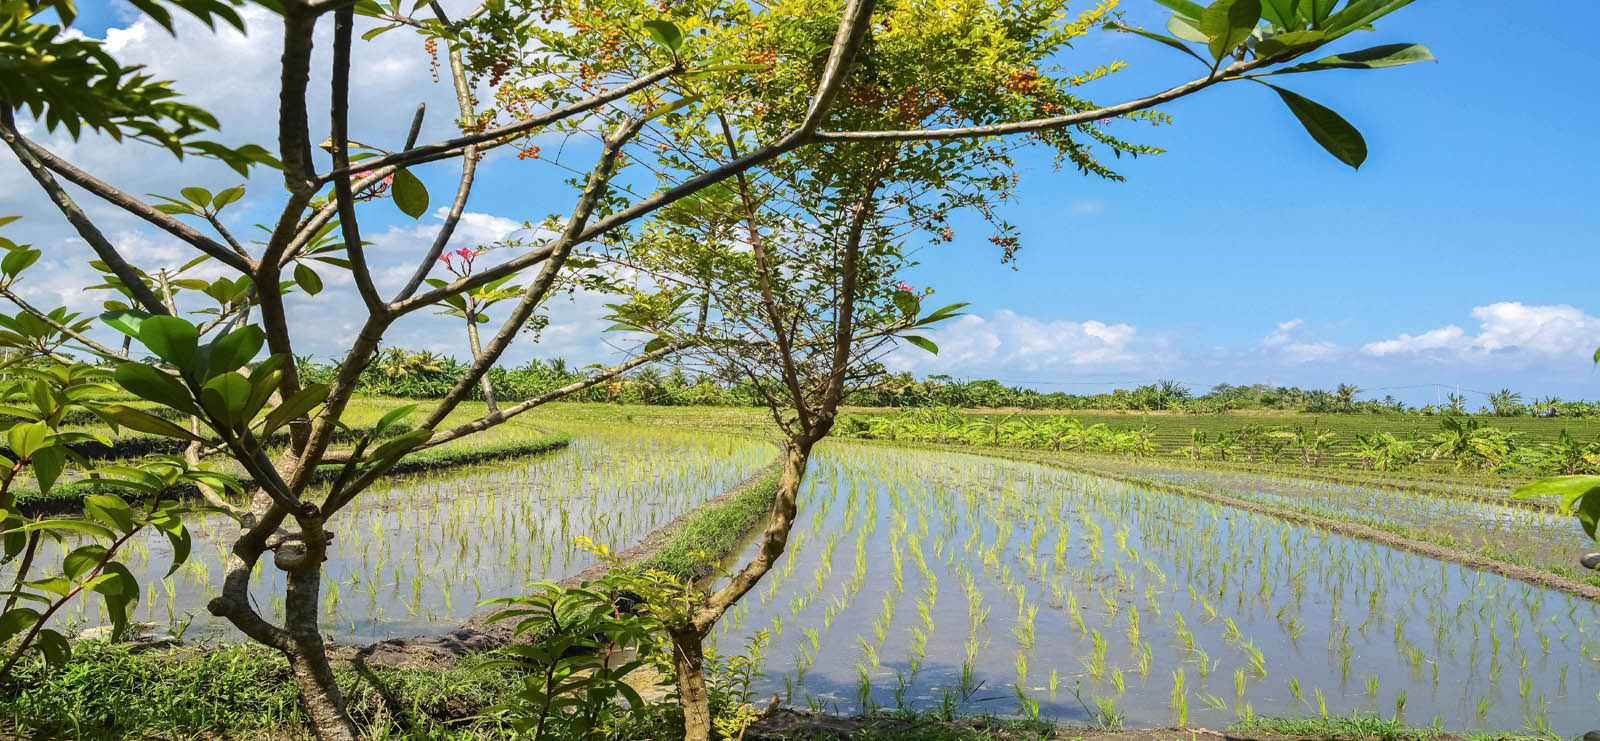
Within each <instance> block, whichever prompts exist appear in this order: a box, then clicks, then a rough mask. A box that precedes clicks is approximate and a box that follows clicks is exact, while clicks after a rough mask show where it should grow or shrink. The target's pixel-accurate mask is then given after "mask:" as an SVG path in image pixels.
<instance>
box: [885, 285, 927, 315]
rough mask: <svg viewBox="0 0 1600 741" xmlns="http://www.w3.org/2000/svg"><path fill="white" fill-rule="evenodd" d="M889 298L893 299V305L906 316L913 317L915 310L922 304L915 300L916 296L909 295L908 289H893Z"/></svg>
mask: <svg viewBox="0 0 1600 741" xmlns="http://www.w3.org/2000/svg"><path fill="white" fill-rule="evenodd" d="M891 298H893V299H894V307H895V308H896V309H899V310H900V313H901V314H904V315H906V317H908V318H910V317H915V316H916V315H917V310H918V309H920V308H921V306H922V305H921V303H920V302H918V301H917V297H916V296H913V295H911V293H910V292H909V291H895V292H894V295H893V296H892V297H891Z"/></svg>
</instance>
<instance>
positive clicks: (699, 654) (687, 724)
mask: <svg viewBox="0 0 1600 741" xmlns="http://www.w3.org/2000/svg"><path fill="white" fill-rule="evenodd" d="M669 634H670V635H671V636H672V658H673V661H674V663H675V664H676V665H677V673H678V702H679V704H680V705H682V706H683V738H684V741H710V739H711V695H710V694H709V693H708V692H707V691H706V672H705V653H704V651H703V650H702V648H701V641H702V640H703V636H702V635H701V633H700V632H699V631H697V630H695V629H694V628H692V627H691V628H685V629H673V630H671V631H669Z"/></svg>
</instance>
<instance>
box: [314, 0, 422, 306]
mask: <svg viewBox="0 0 1600 741" xmlns="http://www.w3.org/2000/svg"><path fill="white" fill-rule="evenodd" d="M354 25H355V11H353V10H351V9H350V8H340V9H339V10H336V11H334V14H333V96H332V100H331V101H330V103H329V111H330V114H331V118H332V119H333V121H332V128H333V138H332V145H333V166H334V167H335V168H344V167H347V166H349V164H350V37H351V33H352V29H353V27H354ZM421 113H422V109H418V111H417V114H418V115H417V123H421V119H422V115H421ZM413 129H415V126H413ZM333 192H334V198H335V199H336V200H337V201H338V204H339V229H340V231H342V232H344V249H345V254H347V255H349V256H350V273H351V275H352V276H353V277H354V278H355V282H356V291H357V292H359V293H360V294H361V301H362V302H363V303H365V304H366V306H367V311H368V312H369V313H372V314H385V313H388V304H386V303H384V300H383V299H381V298H379V297H378V289H377V287H376V286H374V285H373V284H372V269H371V268H370V267H369V266H368V265H367V251H366V249H365V248H363V247H362V245H361V229H360V227H359V225H358V222H357V221H356V203H355V198H354V196H353V195H352V194H351V192H350V178H337V179H335V180H334V181H333Z"/></svg>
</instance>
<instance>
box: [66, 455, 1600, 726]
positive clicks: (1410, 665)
mask: <svg viewBox="0 0 1600 741" xmlns="http://www.w3.org/2000/svg"><path fill="white" fill-rule="evenodd" d="M772 456H773V449H772V448H771V447H770V446H768V445H766V444H763V443H759V442H755V441H752V440H746V439H740V438H731V437H721V436H714V435H707V434H704V433H681V432H673V431H670V430H662V429H653V428H619V427H614V426H607V427H605V428H597V429H596V430H594V431H591V432H585V433H583V434H579V435H577V436H576V438H575V439H574V442H573V444H572V445H571V447H570V448H568V449H566V450H563V451H560V452H556V453H553V454H548V455H542V456H535V457H530V458H524V459H520V460H514V461H503V462H499V463H496V464H492V465H480V466H474V467H472V468H471V469H470V470H468V471H462V470H456V471H447V472H436V473H432V474H424V475H419V476H409V477H396V478H394V479H392V480H388V481H386V482H384V483H383V484H381V485H380V486H378V487H376V488H374V489H373V490H372V491H370V492H368V493H367V494H365V495H363V497H362V499H360V500H359V503H360V506H359V508H358V509H356V510H354V511H352V512H351V513H350V516H346V517H342V518H340V519H339V520H338V522H337V526H336V528H335V532H336V535H335V539H334V547H335V553H334V555H333V557H332V558H331V559H330V561H329V563H328V567H327V570H326V580H325V590H324V605H323V608H324V616H323V617H324V630H325V632H327V633H328V634H329V635H330V637H332V638H333V639H334V640H336V641H339V642H345V643H365V642H369V641H373V640H380V639H384V638H389V637H395V636H404V635H414V634H425V633H436V632H439V631H441V630H446V629H449V628H453V627H455V626H457V625H460V624H461V623H462V622H463V621H464V620H465V619H467V618H468V617H470V616H471V615H473V614H474V613H475V612H476V609H475V606H476V603H477V602H479V601H480V600H482V599H486V598H492V597H501V596H506V595H511V594H518V593H521V592H522V591H523V590H524V589H525V586H526V584H527V583H529V582H532V581H537V580H549V581H555V580H559V579H561V578H563V577H565V576H569V575H572V574H575V573H577V572H578V571H580V570H582V569H583V568H584V567H585V566H588V565H589V564H591V563H592V562H593V558H592V556H591V555H590V554H589V553H588V552H586V551H584V550H581V549H578V548H575V547H574V546H573V545H572V542H573V539H574V538H576V537H578V536H587V537H591V538H594V539H595V540H597V541H599V542H603V543H606V544H608V545H609V546H610V547H611V548H612V549H614V550H621V549H624V548H626V547H628V546H630V545H632V544H634V543H636V542H638V541H639V540H640V539H642V538H643V537H644V536H645V535H646V534H647V533H649V532H650V531H652V530H654V529H655V528H657V527H660V526H662V525H664V524H666V523H667V522H669V521H670V520H672V519H673V518H675V517H676V516H678V515H679V514H682V513H683V512H686V511H688V510H690V509H692V508H694V507H695V506H697V505H698V504H700V503H701V502H703V501H705V500H706V499H708V498H710V497H712V496H714V495H716V494H717V493H719V492H721V491H723V490H725V489H726V488H728V487H729V486H731V485H732V484H734V483H736V482H738V481H740V480H742V479H744V478H745V477H747V476H748V475H750V474H751V473H752V472H754V471H755V470H757V469H758V468H760V467H761V466H763V465H765V464H766V463H767V462H769V461H770V460H771V458H772ZM1135 472H1136V473H1141V474H1143V475H1151V473H1152V472H1149V471H1135ZM1156 473H1164V474H1166V475H1164V476H1162V477H1163V478H1166V479H1167V480H1170V481H1173V482H1175V483H1182V484H1186V485H1195V486H1202V487H1204V488H1209V489H1215V490H1220V491H1225V492H1226V493H1229V494H1233V495H1235V496H1246V497H1249V498H1252V499H1257V500H1259V501H1264V502H1270V503H1274V504H1280V505H1288V506H1294V507H1297V508H1302V509H1311V510H1315V509H1317V508H1328V511H1330V512H1337V513H1339V514H1341V515H1345V516H1349V515H1353V514H1354V515H1360V516H1371V517H1375V518H1388V519H1387V520H1386V521H1388V522H1394V523H1404V524H1406V525H1409V526H1415V527H1433V526H1435V525H1436V524H1437V523H1439V522H1444V521H1450V522H1456V523H1458V527H1459V530H1458V531H1452V532H1453V533H1454V532H1461V533H1464V534H1466V535H1467V536H1469V537H1475V538H1479V539H1480V540H1467V541H1465V542H1474V543H1477V542H1481V543H1484V544H1486V545H1489V546H1491V547H1495V548H1507V549H1510V548H1521V550H1520V551H1518V552H1521V553H1527V554H1529V555H1530V557H1533V556H1538V555H1539V554H1541V553H1542V554H1545V556H1544V557H1547V558H1550V559H1570V558H1571V553H1572V552H1573V550H1574V549H1575V548H1577V547H1578V546H1579V545H1581V540H1579V539H1578V538H1577V537H1576V536H1575V535H1573V534H1572V532H1573V531H1574V530H1575V528H1573V527H1572V524H1571V523H1570V522H1562V521H1559V520H1558V519H1557V518H1553V517H1552V516H1550V515H1548V514H1547V513H1541V512H1537V511H1530V510H1522V509H1513V508H1506V507H1504V506H1501V505H1496V504H1493V503H1491V502H1478V501H1471V500H1463V499H1439V498H1432V497H1426V496H1420V495H1406V494H1399V493H1395V492H1385V491H1381V490H1373V489H1363V488H1361V487H1350V486H1343V485H1339V484H1330V483H1326V482H1317V481H1301V480H1295V479H1280V478H1266V477H1251V476H1249V475H1245V474H1237V473H1225V472H1206V471H1203V470H1197V471H1192V472H1188V473H1185V472H1183V471H1176V470H1174V471H1166V472H1156ZM1402 497H1403V498H1402ZM191 527H192V529H193V530H194V532H195V536H196V545H195V556H194V557H193V558H192V559H191V560H190V562H189V563H188V564H187V565H186V566H184V567H183V568H182V569H180V570H179V571H178V572H177V573H176V574H174V575H173V576H172V577H170V578H167V579H162V578H161V576H162V575H163V574H164V573H165V571H166V569H167V565H168V563H169V561H170V552H169V551H168V550H167V543H166V540H165V539H164V538H159V537H154V538H150V539H146V540H144V541H141V542H140V543H139V545H138V548H137V549H136V555H135V556H133V557H132V558H131V559H129V560H130V563H129V565H130V567H132V568H133V569H134V571H135V573H136V575H138V576H139V577H140V579H141V582H142V583H144V584H145V585H146V586H145V589H146V593H145V594H144V595H142V598H141V600H140V605H139V607H138V613H137V615H136V619H139V620H142V621H147V622H153V623H156V624H157V625H163V626H165V625H170V626H173V627H174V628H175V629H178V630H184V629H186V630H187V631H188V633H187V635H186V637H187V638H189V639H191V640H192V639H194V638H196V637H200V636H204V637H208V638H215V639H218V640H237V639H238V636H237V634H236V633H234V632H233V630H232V629H231V628H230V627H228V626H227V625H225V624H222V623H216V622H212V619H211V618H210V616H209V614H208V613H206V611H205V608H204V605H205V603H206V602H207V601H208V600H209V599H210V597H211V596H213V593H214V592H213V590H214V589H215V588H216V585H217V584H219V583H220V578H221V574H220V567H219V566H217V564H220V563H221V562H222V558H221V556H222V554H223V551H224V549H225V548H226V547H227V543H228V542H229V538H230V537H231V535H232V526H231V522H230V521H228V520H225V519H221V518H216V519H207V520H203V521H199V522H195V523H192V525H191ZM745 555H746V556H747V555H748V553H746V554H745ZM280 580H281V574H279V573H278V572H277V571H276V570H275V569H272V568H270V567H264V568H261V569H259V570H258V574H257V576H256V577H255V583H254V588H253V594H254V596H255V598H256V600H257V605H258V607H259V608H260V609H262V610H263V612H266V613H270V614H274V615H276V614H279V613H281V610H282V605H281V603H279V602H277V599H278V595H279V594H281V583H280ZM73 608H74V609H75V610H76V612H72V613H70V614H67V615H65V616H64V618H63V616H58V618H63V619H64V622H68V623H72V624H75V625H77V626H79V627H83V626H90V625H95V624H100V623H102V622H103V619H102V616H101V615H99V614H98V610H99V609H100V608H99V605H98V602H97V601H94V600H84V601H80V602H77V603H75V604H74V605H73ZM191 621H192V623H191ZM757 631H762V632H764V633H765V637H766V645H765V647H764V648H763V649H762V651H763V653H764V654H765V657H766V658H765V661H764V668H765V672H766V673H765V676H764V677H762V678H761V679H759V680H758V682H759V686H758V688H757V689H758V690H759V691H761V692H762V693H763V695H765V694H777V695H779V696H781V697H782V698H784V699H785V700H786V701H787V702H788V703H790V704H792V705H795V706H799V707H807V706H809V707H813V708H817V709H821V710H827V711H837V712H845V713H854V712H862V711H868V710H872V709H874V708H898V707H904V708H914V709H918V710H935V711H938V710H945V711H950V712H966V713H992V714H997V715H1010V716H1017V715H1020V716H1034V715H1037V716H1039V717H1044V718H1053V719H1059V720H1062V721H1065V722H1076V723H1110V722H1115V721H1120V722H1122V723H1124V724H1125V725H1127V726H1129V727H1155V726H1172V725H1188V726H1192V727H1198V726H1205V727H1223V726H1226V725H1228V724H1229V723H1231V722H1233V721H1234V720H1236V719H1238V718H1240V717H1247V716H1250V715H1273V716H1308V715H1317V714H1320V713H1327V714H1330V715H1334V714H1337V715H1346V716H1347V715H1349V714H1350V713H1351V712H1360V713H1364V714H1381V715H1384V716H1386V717H1387V716H1398V717H1399V718H1400V719H1401V720H1404V721H1406V722H1408V723H1411V724H1414V725H1426V724H1428V723H1430V722H1434V720H1435V719H1440V722H1442V724H1443V725H1444V727H1446V728H1448V729H1451V730H1454V731H1466V732H1471V731H1535V732H1554V733H1559V734H1563V735H1569V736H1570V735H1576V734H1579V733H1582V732H1584V731H1586V730H1589V728H1591V727H1592V726H1593V725H1594V719H1595V718H1596V717H1600V610H1597V607H1596V605H1594V604H1593V603H1590V602H1587V601H1584V600H1582V599H1577V598H1572V597H1568V596H1566V595H1564V594H1562V593H1559V592H1555V591H1550V590H1546V589H1542V588H1537V587H1533V586H1530V585H1527V584H1524V583H1522V582H1518V581H1512V580H1507V579H1504V578H1501V577H1497V576H1494V575H1489V574H1484V573H1481V572H1476V571H1473V570H1470V569H1466V568H1462V567H1459V566H1456V565H1453V564H1446V563H1441V562H1438V561H1433V560H1430V559H1427V558H1423V557H1420V556H1414V555H1411V554H1408V553H1404V552H1399V551H1395V550H1392V549H1389V548H1386V547H1384V546H1381V545H1378V544H1375V543H1370V542H1366V541H1362V540H1357V539H1351V538H1346V537H1342V536H1337V535H1332V534H1329V533H1326V532H1322V531H1319V530H1317V529H1314V528H1309V527H1303V526H1297V525H1291V524H1288V523H1285V522H1281V521H1278V520H1274V519H1272V518H1269V517H1265V516H1262V515H1258V514H1254V513H1249V512H1242V511H1238V510H1235V509H1231V508H1228V507H1226V506H1222V505H1218V504H1214V503H1210V502H1205V501H1200V500H1196V499H1191V498H1187V497H1184V496H1181V495H1178V494H1173V493H1168V492H1163V491H1155V490H1149V489H1145V488H1140V487H1137V486H1131V485H1128V484H1123V483H1119V482H1116V481H1113V480H1110V479H1106V478H1103V477H1097V476H1092V475H1082V474H1077V473H1073V472H1071V471H1067V470H1063V469H1060V468H1055V467H1050V466H1045V465H1039V464H1033V463H1027V462H1019V461H1013V460H1004V459H997V458H989V457H982V456H974V455H967V454H962V453H953V452H940V451H923V450H908V449H895V448H889V447H878V446H871V447H863V446H847V445H842V444H833V445H825V446H823V447H822V448H821V449H819V455H818V456H817V458H816V459H815V461H814V463H813V466H812V472H811V474H810V475H809V477H808V479H807V480H806V482H805V483H804V485H803V489H802V493H801V508H800V519H799V521H798V522H797V525H796V528H795V533H794V535H793V536H792V537H791V540H790V548H789V551H788V553H787V555H786V556H785V557H784V558H783V559H782V560H781V561H780V562H779V565H778V566H777V567H776V568H775V569H774V570H773V572H772V573H771V574H769V575H768V577H767V578H766V579H765V580H764V581H763V582H762V583H761V584H760V585H759V586H758V588H757V589H756V591H754V592H752V593H751V594H750V596H749V597H747V599H746V600H745V602H744V603H743V604H742V605H741V606H740V607H739V608H737V609H736V610H735V611H734V612H732V613H730V615H729V616H728V618H727V619H726V620H724V622H723V624H722V626H721V628H719V632H718V633H717V634H716V641H717V643H718V644H719V646H720V647H721V649H722V650H724V651H734V650H741V651H742V650H745V649H746V646H747V641H748V639H749V638H750V636H751V635H752V634H754V633H756V632H757Z"/></svg>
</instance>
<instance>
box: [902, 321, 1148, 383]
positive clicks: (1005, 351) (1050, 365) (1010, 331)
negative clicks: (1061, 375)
mask: <svg viewBox="0 0 1600 741" xmlns="http://www.w3.org/2000/svg"><path fill="white" fill-rule="evenodd" d="M928 337H929V338H930V339H932V340H933V341H934V342H935V343H937V344H938V345H939V354H938V355H929V354H927V353H926V352H923V351H922V350H918V349H916V348H912V347H909V346H907V347H901V348H899V349H897V350H896V351H895V352H894V353H892V354H891V355H890V356H889V357H888V359H887V360H886V364H887V365H888V366H889V367H890V368H891V369H893V370H897V371H900V370H911V371H914V372H917V373H988V374H994V373H999V374H1002V375H1004V374H1007V373H1010V374H1015V373H1017V372H1030V373H1031V372H1049V371H1057V372H1060V371H1064V370H1075V371H1082V370H1106V369H1118V368H1128V367H1131V366H1133V365H1135V364H1136V363H1137V362H1138V360H1139V359H1140V358H1141V357H1142V355H1143V352H1144V349H1145V348H1146V346H1148V345H1151V344H1155V343H1153V342H1152V341H1148V340H1146V338H1143V337H1141V336H1140V335H1139V330H1138V329H1137V328H1135V327H1134V326H1132V325H1130V324H1106V323H1105V322H1101V321H1095V320H1089V321H1084V322H1074V321H1067V320H1050V321H1041V320H1039V319H1035V318H1033V317H1028V316H1023V315H1021V314H1017V313H1016V312H1013V311H1010V310H1007V309H1001V310H999V311H996V312H994V313H993V314H991V315H990V316H989V317H988V318H987V319H985V318H983V317H980V316H977V315H971V314H969V315H967V316H963V317H960V318H958V319H956V320H954V321H952V322H950V323H949V324H948V325H946V326H944V327H941V328H939V329H937V330H935V331H933V332H930V333H928Z"/></svg>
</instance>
